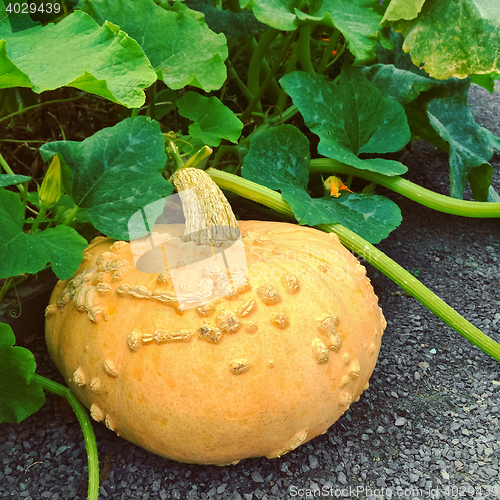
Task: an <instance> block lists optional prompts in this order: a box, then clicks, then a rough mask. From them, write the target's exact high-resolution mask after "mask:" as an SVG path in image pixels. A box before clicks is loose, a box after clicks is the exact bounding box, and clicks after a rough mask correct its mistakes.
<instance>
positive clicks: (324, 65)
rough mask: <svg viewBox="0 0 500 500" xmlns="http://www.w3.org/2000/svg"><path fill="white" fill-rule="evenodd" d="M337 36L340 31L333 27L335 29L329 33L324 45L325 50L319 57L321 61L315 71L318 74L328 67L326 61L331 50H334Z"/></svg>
mask: <svg viewBox="0 0 500 500" xmlns="http://www.w3.org/2000/svg"><path fill="white" fill-rule="evenodd" d="M339 36H340V31H339V30H338V29H337V28H335V31H334V32H333V33H332V34H331V36H330V40H329V41H328V45H327V46H326V49H325V52H323V57H322V58H321V61H320V63H319V66H318V71H317V73H318V75H322V74H323V73H324V72H325V70H326V68H327V67H328V61H329V60H330V57H331V55H332V52H333V50H335V47H336V46H337V42H338V40H339Z"/></svg>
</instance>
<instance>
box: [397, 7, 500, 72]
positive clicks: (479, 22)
mask: <svg viewBox="0 0 500 500" xmlns="http://www.w3.org/2000/svg"><path fill="white" fill-rule="evenodd" d="M392 27H393V28H394V29H395V30H396V31H398V32H400V33H403V35H404V37H405V41H404V44H403V50H404V51H405V52H409V53H410V55H411V59H412V61H413V62H414V64H416V65H417V66H418V65H420V64H421V63H423V64H424V65H425V70H426V71H427V73H429V75H431V76H433V77H435V78H439V79H443V80H444V79H447V78H449V77H451V76H454V77H457V78H465V77H466V76H468V75H474V74H486V73H491V72H494V73H497V74H498V73H500V62H499V61H500V3H499V2H497V1H492V0H427V1H426V2H425V4H424V6H423V8H422V11H421V13H420V15H419V16H418V17H417V18H415V19H411V20H400V21H396V22H394V23H392Z"/></svg>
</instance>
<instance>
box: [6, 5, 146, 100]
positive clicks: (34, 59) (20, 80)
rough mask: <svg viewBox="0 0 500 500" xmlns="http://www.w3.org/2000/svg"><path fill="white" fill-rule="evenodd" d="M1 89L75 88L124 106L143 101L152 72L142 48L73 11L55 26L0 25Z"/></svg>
mask: <svg viewBox="0 0 500 500" xmlns="http://www.w3.org/2000/svg"><path fill="white" fill-rule="evenodd" d="M2 38H3V39H4V40H3V41H0V88H8V87H31V88H32V90H33V91H34V92H36V93H41V92H44V91H46V90H54V89H57V88H59V87H63V86H67V87H75V88H77V89H81V90H84V91H87V92H91V93H93V94H96V95H100V96H102V97H105V98H106V99H109V100H111V101H113V102H116V103H118V104H122V105H124V106H127V107H129V108H130V107H139V106H141V105H142V104H143V103H144V102H145V97H144V89H145V88H147V87H149V86H150V85H151V84H152V83H154V82H155V81H156V74H155V72H154V70H153V68H152V66H151V64H150V63H149V61H148V60H147V58H146V56H145V55H144V53H143V51H142V50H141V48H140V47H139V45H138V44H137V42H135V41H134V40H132V39H131V38H129V37H128V35H126V34H125V33H124V32H123V31H117V32H115V31H114V30H113V29H112V26H111V25H110V24H109V23H105V25H104V26H102V27H99V26H98V24H97V23H96V22H95V21H94V20H93V19H92V18H91V17H90V16H88V15H87V14H85V13H84V12H80V11H76V12H73V13H72V14H70V15H69V16H67V17H66V18H65V19H63V20H62V21H61V22H59V23H58V24H48V25H47V26H45V27H42V26H36V27H34V28H31V29H27V30H24V31H21V32H17V33H12V31H11V30H10V29H8V27H7V25H6V24H5V23H0V39H2Z"/></svg>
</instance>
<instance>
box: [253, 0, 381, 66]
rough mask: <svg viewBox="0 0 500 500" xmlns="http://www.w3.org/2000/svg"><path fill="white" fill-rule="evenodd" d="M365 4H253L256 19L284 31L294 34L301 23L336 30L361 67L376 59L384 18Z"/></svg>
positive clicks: (279, 0) (355, 0)
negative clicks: (381, 23) (362, 63)
mask: <svg viewBox="0 0 500 500" xmlns="http://www.w3.org/2000/svg"><path fill="white" fill-rule="evenodd" d="M375 3H376V2H370V1H366V0H307V1H305V2H301V3H300V7H299V8H297V5H298V4H299V2H297V1H295V0H254V1H253V4H252V9H253V13H254V14H255V17H256V18H257V19H258V20H259V21H261V22H263V23H266V24H268V25H269V26H272V27H273V28H276V29H279V30H282V31H293V30H295V29H297V27H298V26H299V23H302V24H303V23H313V24H317V23H321V24H324V25H326V26H332V27H335V28H337V29H338V30H339V31H340V32H341V33H342V34H343V35H344V38H345V39H346V41H347V43H348V47H349V50H350V51H351V52H352V54H354V56H355V57H356V60H357V62H358V63H360V62H364V61H368V60H370V59H373V58H374V56H375V52H374V51H375V46H376V44H377V39H378V32H379V31H380V29H381V26H380V21H381V20H382V15H380V14H379V13H377V12H376V10H375V9H374V8H373V4H375Z"/></svg>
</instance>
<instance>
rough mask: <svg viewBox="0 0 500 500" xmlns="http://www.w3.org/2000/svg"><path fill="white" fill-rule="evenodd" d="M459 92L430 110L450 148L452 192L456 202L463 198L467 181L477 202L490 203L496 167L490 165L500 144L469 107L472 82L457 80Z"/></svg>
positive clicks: (435, 104)
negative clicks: (477, 121) (489, 198)
mask: <svg viewBox="0 0 500 500" xmlns="http://www.w3.org/2000/svg"><path fill="white" fill-rule="evenodd" d="M451 83H453V86H454V87H455V89H453V91H452V92H451V93H450V95H449V96H447V97H442V98H440V99H434V100H432V101H431V102H430V103H429V106H428V107H427V114H428V116H429V120H430V123H431V125H432V127H433V128H434V130H435V131H436V132H437V133H438V134H439V136H440V137H441V138H442V139H443V140H445V141H446V142H447V143H448V144H449V153H450V191H451V196H452V197H454V198H463V193H464V188H465V185H466V183H467V181H468V182H469V183H470V186H471V189H472V193H473V195H474V198H475V199H476V200H478V201H487V200H488V195H489V187H490V185H491V180H492V174H493V167H491V165H490V164H489V163H488V162H489V161H490V160H491V158H492V156H493V153H494V150H495V149H498V150H500V140H499V139H498V138H497V137H495V136H494V135H493V134H492V133H491V132H490V131H489V130H487V129H485V128H483V127H481V126H479V125H478V124H477V123H476V122H475V120H474V117H473V115H472V112H471V110H470V108H469V107H468V106H467V94H468V92H469V87H470V81H469V80H465V81H463V80H462V81H460V80H454V81H453V82H450V84H451Z"/></svg>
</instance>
